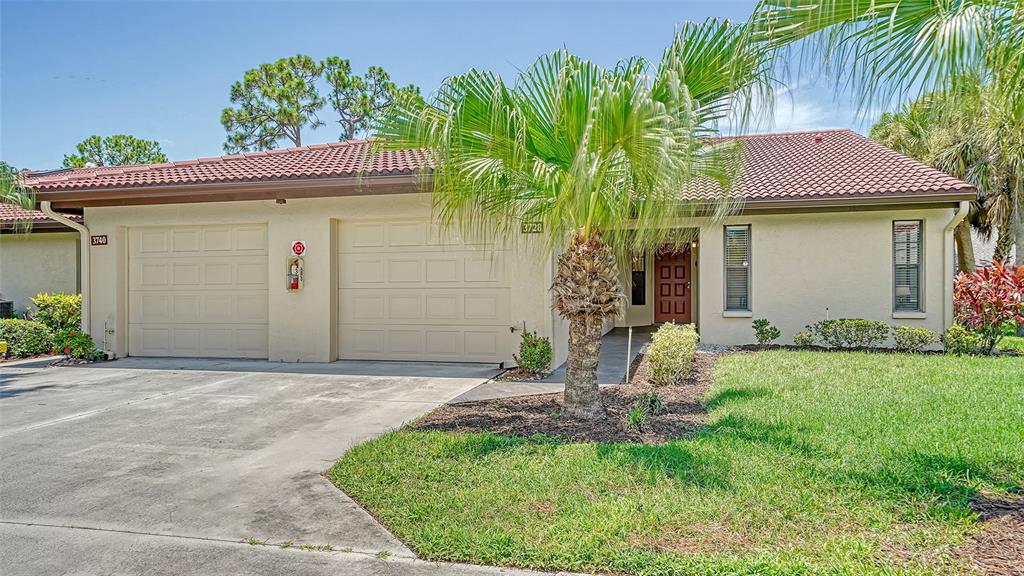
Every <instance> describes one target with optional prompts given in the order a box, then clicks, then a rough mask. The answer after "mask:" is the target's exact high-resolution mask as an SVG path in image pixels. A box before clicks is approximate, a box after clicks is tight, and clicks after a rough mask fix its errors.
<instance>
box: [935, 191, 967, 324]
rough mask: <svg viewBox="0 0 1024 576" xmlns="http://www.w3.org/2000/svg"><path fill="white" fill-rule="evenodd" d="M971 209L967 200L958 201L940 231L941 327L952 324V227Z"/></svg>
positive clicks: (953, 242)
mask: <svg viewBox="0 0 1024 576" xmlns="http://www.w3.org/2000/svg"><path fill="white" fill-rule="evenodd" d="M970 209H971V203H970V202H968V201H967V200H963V201H961V202H960V205H959V206H957V209H956V211H955V212H953V219H952V220H950V221H949V224H946V228H945V229H944V230H943V231H942V243H943V245H944V250H943V252H942V257H943V262H945V264H944V266H943V272H944V276H943V277H942V327H943V329H946V328H949V327H950V326H951V325H952V324H953V277H954V276H955V274H954V272H955V271H954V268H955V266H956V264H955V258H954V257H953V254H954V252H955V251H956V242H955V240H954V239H953V229H954V228H956V227H957V226H959V225H960V223H961V222H963V221H964V218H967V213H968V212H969V211H970Z"/></svg>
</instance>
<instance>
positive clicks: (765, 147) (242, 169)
mask: <svg viewBox="0 0 1024 576" xmlns="http://www.w3.org/2000/svg"><path fill="white" fill-rule="evenodd" d="M741 139H742V141H743V172H742V176H741V178H740V180H739V182H738V183H737V184H736V185H735V186H734V189H733V191H732V194H734V195H737V196H740V197H742V198H743V199H745V200H785V199H800V198H809V199H810V198H813V199H818V198H843V197H868V196H904V195H916V194H928V193H955V192H962V193H964V194H969V193H973V192H974V188H973V187H972V186H971V185H969V184H967V183H966V182H963V181H961V180H958V179H956V178H953V177H951V176H948V175H946V174H943V173H942V172H939V171H938V170H934V169H932V168H929V167H928V166H926V165H924V164H922V163H920V162H918V161H916V160H913V159H911V158H908V157H906V156H903V155H901V154H898V153H896V152H894V151H892V150H889V149H888V148H885V147H883V146H881V145H879V144H877V143H875V142H873V141H872V140H870V139H868V138H865V137H864V136H861V135H859V134H857V133H855V132H853V131H850V130H817V131H808V132H789V133H776V134H759V135H750V136H743V137H741ZM429 167H430V162H429V156H428V154H427V153H426V152H425V151H423V150H400V151H389V152H384V153H381V154H377V155H371V153H370V142H368V141H366V140H350V141H347V142H332V143H328V144H313V145H310V146H304V147H301V148H286V149H281V150H270V151H266V152H248V153H244V154H235V155H232V156H220V157H213V158H200V159H197V160H186V161H181V162H169V163H166V164H153V165H141V166H115V167H102V168H82V169H78V170H65V171H57V172H49V173H34V174H29V175H28V177H27V178H26V180H25V183H26V184H28V185H29V186H32V187H34V188H36V189H37V190H40V191H77V190H91V189H107V188H144V187H151V186H153V187H155V186H175V185H189V184H207V183H224V182H256V181H274V180H296V179H316V178H338V177H355V176H384V175H402V174H413V173H415V172H416V171H418V170H422V169H429ZM717 191H718V187H717V184H714V183H710V184H709V183H703V184H698V185H695V186H694V187H693V189H692V190H690V191H687V192H686V193H685V195H686V196H687V197H690V198H693V199H697V198H700V197H706V196H707V195H709V194H713V193H715V192H717Z"/></svg>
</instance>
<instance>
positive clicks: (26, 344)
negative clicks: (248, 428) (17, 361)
mask: <svg viewBox="0 0 1024 576" xmlns="http://www.w3.org/2000/svg"><path fill="white" fill-rule="evenodd" d="M0 340H4V341H6V342H7V355H8V356H13V357H15V358H27V357H29V356H38V355H39V354H48V353H49V352H50V350H53V331H51V330H50V329H49V328H47V327H46V325H45V324H42V323H40V322H33V321H32V320H18V319H17V318H5V319H3V320H0Z"/></svg>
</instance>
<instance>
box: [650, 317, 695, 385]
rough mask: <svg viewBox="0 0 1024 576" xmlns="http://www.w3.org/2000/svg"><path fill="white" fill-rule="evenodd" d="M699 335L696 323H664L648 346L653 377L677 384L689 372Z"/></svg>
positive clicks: (662, 381)
mask: <svg viewBox="0 0 1024 576" xmlns="http://www.w3.org/2000/svg"><path fill="white" fill-rule="evenodd" d="M698 341H700V336H699V335H698V334H697V328H696V327H694V325H693V324H662V326H661V328H658V331H657V332H655V333H654V336H652V337H651V343H650V345H649V346H648V347H647V362H648V365H649V368H650V374H651V375H650V379H651V381H652V382H654V383H655V384H659V385H660V384H675V383H676V382H678V381H679V380H681V379H682V378H683V377H684V376H686V375H687V374H688V373H689V372H690V368H691V367H692V366H693V358H694V355H695V354H696V353H697V342H698Z"/></svg>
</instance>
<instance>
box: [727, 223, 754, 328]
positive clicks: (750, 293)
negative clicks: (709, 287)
mask: <svg viewBox="0 0 1024 576" xmlns="http://www.w3.org/2000/svg"><path fill="white" fill-rule="evenodd" d="M730 228H746V229H747V255H748V259H747V307H746V308H729V259H728V250H729V229H730ZM753 270H754V232H753V227H752V226H751V225H750V224H726V225H725V226H723V227H722V313H723V314H722V315H723V317H725V318H729V317H734V318H748V317H750V316H751V315H752V314H753V312H754V288H753V285H754V273H753Z"/></svg>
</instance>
